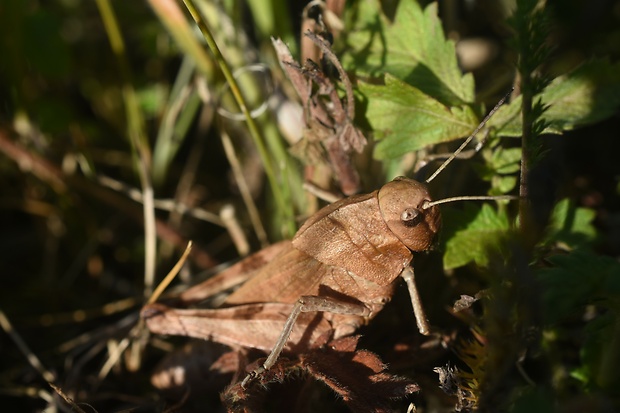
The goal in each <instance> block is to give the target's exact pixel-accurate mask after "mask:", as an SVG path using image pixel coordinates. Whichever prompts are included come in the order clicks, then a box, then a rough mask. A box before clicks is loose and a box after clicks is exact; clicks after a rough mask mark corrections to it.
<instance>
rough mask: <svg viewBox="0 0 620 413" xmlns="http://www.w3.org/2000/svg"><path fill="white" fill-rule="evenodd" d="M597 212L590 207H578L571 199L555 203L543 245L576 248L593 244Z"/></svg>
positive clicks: (595, 233) (595, 234) (542, 241)
mask: <svg viewBox="0 0 620 413" xmlns="http://www.w3.org/2000/svg"><path fill="white" fill-rule="evenodd" d="M595 215H596V213H595V212H594V211H593V210H591V209H588V208H578V207H576V206H575V205H574V204H573V203H572V202H571V201H570V200H569V199H563V200H561V201H560V202H558V203H557V204H556V205H555V208H554V209H553V212H552V213H551V216H550V217H549V224H548V228H547V231H546V233H545V236H544V237H543V239H542V240H541V245H545V246H551V245H560V246H562V247H563V248H567V247H568V248H570V249H576V248H580V247H585V246H588V245H591V244H592V243H593V242H594V241H595V239H596V236H597V231H596V228H595V227H594V225H592V221H593V220H594V217H595Z"/></svg>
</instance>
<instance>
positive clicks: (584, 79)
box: [489, 60, 620, 137]
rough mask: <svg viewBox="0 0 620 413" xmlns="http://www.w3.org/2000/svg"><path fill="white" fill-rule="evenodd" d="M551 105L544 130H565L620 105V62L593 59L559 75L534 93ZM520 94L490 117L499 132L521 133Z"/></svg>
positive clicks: (605, 115) (595, 119)
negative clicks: (543, 88)
mask: <svg viewBox="0 0 620 413" xmlns="http://www.w3.org/2000/svg"><path fill="white" fill-rule="evenodd" d="M534 99H535V100H539V99H540V100H542V101H543V102H545V104H546V105H548V106H549V108H548V109H547V110H546V111H545V114H544V118H545V121H546V122H547V126H546V127H545V128H544V130H543V131H542V133H553V134H562V133H563V132H564V131H568V130H572V129H575V128H578V127H583V126H585V125H588V124H592V123H596V122H599V121H601V120H602V119H606V118H608V117H609V116H611V115H613V114H614V113H615V112H616V111H617V110H618V108H620V63H611V62H609V61H608V60H591V61H589V62H586V63H583V64H582V65H580V66H579V67H578V68H576V69H574V70H572V71H571V72H570V73H567V74H566V75H563V76H559V77H557V78H556V79H554V80H553V81H552V82H551V84H549V85H548V86H547V87H546V88H545V90H544V91H543V92H542V93H540V94H538V95H536V96H535V97H534ZM521 102H522V100H521V96H519V97H517V98H516V99H515V100H513V101H512V102H510V104H507V105H504V106H503V107H502V108H500V110H499V111H498V112H497V113H496V114H495V116H493V117H492V118H491V120H490V121H489V126H492V127H494V128H496V130H497V132H496V133H497V134H498V135H500V136H512V137H519V136H521V129H522V119H521V116H520V108H521Z"/></svg>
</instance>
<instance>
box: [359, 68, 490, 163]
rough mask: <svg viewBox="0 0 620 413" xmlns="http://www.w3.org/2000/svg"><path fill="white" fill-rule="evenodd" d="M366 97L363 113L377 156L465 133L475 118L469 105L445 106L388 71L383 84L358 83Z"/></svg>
mask: <svg viewBox="0 0 620 413" xmlns="http://www.w3.org/2000/svg"><path fill="white" fill-rule="evenodd" d="M359 90H360V92H362V93H363V94H364V96H365V98H366V99H367V100H368V108H367V111H366V116H367V118H368V122H369V123H370V125H371V127H372V129H373V130H374V137H375V139H377V140H379V143H378V144H377V147H376V150H375V156H376V157H377V158H378V159H390V158H396V157H399V156H402V155H404V154H406V153H409V152H412V151H416V150H419V149H422V148H424V147H427V146H430V145H433V144H436V143H439V142H445V141H449V140H454V139H456V138H459V137H461V136H463V135H467V134H468V133H469V132H471V131H472V129H473V128H474V127H476V125H477V122H478V119H477V117H476V114H475V113H474V112H473V111H472V109H471V108H470V107H469V106H462V107H453V108H451V109H450V108H447V107H446V106H444V105H442V104H441V103H440V102H438V101H437V100H435V99H434V98H432V97H431V96H429V95H426V94H425V93H423V92H422V91H421V90H419V89H417V88H415V87H413V86H411V85H409V84H407V83H405V82H403V81H401V80H398V79H397V78H395V77H392V76H391V75H389V74H386V75H385V85H381V86H379V85H372V84H367V83H360V85H359Z"/></svg>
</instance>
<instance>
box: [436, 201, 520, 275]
mask: <svg viewBox="0 0 620 413" xmlns="http://www.w3.org/2000/svg"><path fill="white" fill-rule="evenodd" d="M443 221H444V227H443V230H442V236H443V237H444V238H445V245H444V251H445V252H444V256H443V265H444V268H445V269H451V268H458V267H462V266H464V265H466V264H468V263H470V262H475V263H476V264H478V265H480V266H486V265H487V264H488V262H489V247H490V246H492V245H498V244H499V241H500V240H501V239H502V238H503V237H504V236H505V234H506V231H507V230H508V229H509V228H510V224H509V220H508V216H507V215H506V213H505V212H503V211H497V210H496V209H495V208H493V207H492V206H491V205H489V204H483V205H482V207H481V208H477V207H476V206H474V205H473V204H468V205H466V207H465V208H464V209H463V210H455V209H451V208H445V210H444V211H443Z"/></svg>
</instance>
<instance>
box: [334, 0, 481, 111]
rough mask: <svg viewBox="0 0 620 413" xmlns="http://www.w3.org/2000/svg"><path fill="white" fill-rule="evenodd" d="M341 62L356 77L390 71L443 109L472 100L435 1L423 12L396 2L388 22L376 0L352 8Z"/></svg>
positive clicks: (469, 79) (410, 0)
mask: <svg viewBox="0 0 620 413" xmlns="http://www.w3.org/2000/svg"><path fill="white" fill-rule="evenodd" d="M352 15H355V22H354V23H353V27H352V29H351V31H350V34H349V36H348V38H347V54H346V55H345V56H344V57H343V63H344V64H345V66H347V67H353V68H355V70H356V71H357V73H359V74H365V75H368V76H383V74H384V73H389V74H391V75H393V76H395V77H397V78H399V79H401V80H403V81H405V82H407V83H409V84H410V85H413V86H415V87H417V88H418V89H419V90H421V91H423V92H424V93H426V94H427V95H429V96H432V97H434V98H435V99H437V100H438V101H439V102H441V103H443V104H444V105H446V106H460V105H463V104H467V103H469V104H471V103H473V102H474V79H473V76H472V75H471V74H465V75H463V73H462V72H461V70H460V69H459V66H458V63H457V59H456V52H455V47H454V42H452V41H450V40H446V39H445V36H444V33H443V28H442V26H441V21H440V20H439V18H438V17H437V3H431V4H429V5H428V6H427V7H426V8H425V9H424V10H422V8H421V7H420V5H419V4H418V2H417V1H415V0H401V1H400V2H399V4H398V7H397V9H396V13H395V15H394V19H393V21H390V20H389V19H388V18H387V17H386V16H385V14H384V13H383V10H382V8H381V3H380V2H379V1H378V0H373V1H362V2H359V3H358V5H357V10H356V13H352Z"/></svg>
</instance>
